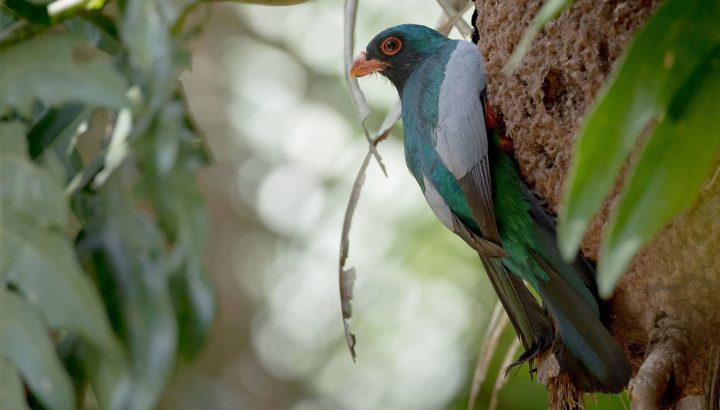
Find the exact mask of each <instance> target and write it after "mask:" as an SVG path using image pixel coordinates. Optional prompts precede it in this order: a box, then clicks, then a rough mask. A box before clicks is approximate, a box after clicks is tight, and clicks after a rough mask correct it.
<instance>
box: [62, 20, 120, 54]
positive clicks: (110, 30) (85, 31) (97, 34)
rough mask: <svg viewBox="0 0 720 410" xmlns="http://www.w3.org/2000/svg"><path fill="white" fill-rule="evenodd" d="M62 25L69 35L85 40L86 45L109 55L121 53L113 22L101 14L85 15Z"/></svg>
mask: <svg viewBox="0 0 720 410" xmlns="http://www.w3.org/2000/svg"><path fill="white" fill-rule="evenodd" d="M63 25H64V26H65V27H66V28H67V29H68V30H69V31H70V32H71V33H73V34H76V35H78V36H81V37H83V38H85V39H86V40H87V41H88V43H90V44H92V45H93V46H94V47H97V48H99V49H100V50H102V51H104V52H106V53H108V54H110V55H116V54H118V53H120V52H122V51H123V45H122V41H121V40H120V38H119V36H118V31H117V27H116V26H115V21H114V20H113V19H112V18H110V17H108V16H107V15H105V14H103V13H101V12H91V13H85V14H83V15H82V16H80V17H75V18H72V19H69V20H66V21H65V22H63Z"/></svg>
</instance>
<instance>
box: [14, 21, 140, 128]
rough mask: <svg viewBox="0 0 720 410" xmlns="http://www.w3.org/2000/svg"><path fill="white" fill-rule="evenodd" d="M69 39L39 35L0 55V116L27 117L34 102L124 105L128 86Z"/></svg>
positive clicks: (94, 53)
mask: <svg viewBox="0 0 720 410" xmlns="http://www.w3.org/2000/svg"><path fill="white" fill-rule="evenodd" d="M101 54H102V53H101V52H100V51H98V50H97V49H94V48H92V47H90V46H88V45H87V44H85V43H83V42H81V41H78V40H77V39H75V38H73V37H72V36H70V35H68V34H62V33H53V34H45V35H40V36H38V37H36V38H33V39H31V40H28V41H24V42H21V43H19V44H16V45H14V46H13V47H11V48H8V49H4V50H2V51H0V113H2V112H4V111H6V110H8V109H9V108H10V107H16V108H17V109H19V110H20V111H21V112H23V113H26V114H27V113H29V112H30V107H31V106H32V103H33V101H35V99H37V98H39V99H41V100H42V101H43V103H44V104H46V105H55V104H60V103H65V102H73V101H74V102H84V103H86V104H88V105H91V106H97V107H105V108H121V107H124V106H126V105H127V100H126V98H125V92H126V90H127V88H128V87H127V83H126V81H125V79H124V78H123V77H122V76H121V75H120V74H119V73H118V72H117V71H116V70H115V68H114V67H113V66H112V63H111V62H110V60H109V59H107V58H105V57H103V56H102V55H101Z"/></svg>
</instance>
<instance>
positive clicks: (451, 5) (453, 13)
mask: <svg viewBox="0 0 720 410" xmlns="http://www.w3.org/2000/svg"><path fill="white" fill-rule="evenodd" d="M437 2H438V4H439V5H440V7H442V9H443V11H444V12H445V16H446V17H448V19H447V20H446V22H444V23H442V24H438V31H439V32H441V33H443V34H445V35H448V34H449V33H450V29H449V28H446V27H445V26H449V27H450V28H452V26H453V25H454V26H455V28H457V29H458V31H459V32H460V34H462V36H463V37H465V38H467V37H470V35H471V34H472V27H470V25H469V24H468V23H467V22H466V21H465V20H463V19H462V16H463V15H464V14H465V13H466V12H467V11H468V10H470V7H471V6H472V5H473V3H472V2H470V1H468V0H437ZM446 30H447V32H445V31H446Z"/></svg>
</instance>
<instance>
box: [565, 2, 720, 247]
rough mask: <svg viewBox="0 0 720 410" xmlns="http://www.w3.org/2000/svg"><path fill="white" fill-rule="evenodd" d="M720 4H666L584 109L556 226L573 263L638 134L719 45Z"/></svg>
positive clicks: (663, 109) (648, 23)
mask: <svg viewBox="0 0 720 410" xmlns="http://www.w3.org/2000/svg"><path fill="white" fill-rule="evenodd" d="M718 21H720V3H719V2H716V1H711V2H706V1H701V0H692V1H684V0H669V1H667V2H666V3H665V4H664V5H662V6H660V8H659V9H658V10H657V12H656V13H655V14H654V15H653V16H652V17H650V19H649V20H648V22H647V24H646V26H645V27H644V28H643V29H642V31H640V33H639V34H638V35H637V37H636V39H635V40H634V41H633V43H632V45H631V46H630V47H629V49H628V51H627V54H626V56H625V58H624V61H623V62H622V65H621V66H620V67H619V70H618V71H617V72H616V73H615V74H614V75H613V77H612V78H611V79H610V80H609V87H607V88H606V89H605V90H604V91H603V92H601V94H600V96H599V97H598V100H597V102H596V104H594V106H593V107H592V109H591V110H590V112H589V115H588V118H587V120H586V121H585V122H584V124H583V127H582V129H581V131H580V134H579V138H578V141H577V143H576V145H575V155H574V157H573V162H572V165H571V167H570V171H569V175H568V180H567V183H566V188H565V190H564V194H563V205H562V206H561V207H560V225H559V226H558V241H559V247H560V249H561V250H562V253H563V256H564V257H565V258H566V259H568V260H571V259H572V258H573V256H574V255H575V253H576V252H577V249H578V247H579V245H580V242H581V240H582V238H583V235H584V233H585V230H586V229H587V226H588V224H589V222H590V219H591V218H592V216H593V215H594V214H595V212H596V210H597V209H598V207H599V206H600V205H601V203H602V201H603V198H605V196H606V195H607V194H608V192H609V191H610V189H611V188H612V186H613V184H614V182H615V180H616V179H617V176H618V173H619V171H620V169H621V167H622V165H623V163H624V161H625V160H626V158H627V157H628V155H629V153H630V150H631V149H632V147H633V146H634V145H635V143H636V141H637V138H638V136H639V135H640V133H641V132H642V131H643V130H644V129H645V128H646V127H647V126H648V124H650V123H651V122H652V121H653V120H658V119H660V118H661V117H662V115H663V113H664V112H665V111H666V110H667V108H668V105H669V104H670V102H671V100H672V99H673V96H674V95H675V94H676V93H677V92H678V90H679V89H680V87H681V86H682V85H683V84H685V83H686V81H687V79H688V77H689V76H690V75H691V73H693V71H694V70H695V68H696V67H697V66H698V64H699V63H700V62H702V61H703V60H704V59H705V57H706V56H707V55H708V53H709V52H710V51H711V50H713V48H714V47H715V45H716V44H718V42H720V30H719V29H718V25H717V22H718Z"/></svg>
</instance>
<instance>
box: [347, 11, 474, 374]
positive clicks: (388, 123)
mask: <svg viewBox="0 0 720 410" xmlns="http://www.w3.org/2000/svg"><path fill="white" fill-rule="evenodd" d="M440 1H443V0H440ZM444 1H447V0H444ZM456 3H457V1H456ZM357 4H358V2H357V0H346V1H345V80H346V81H347V84H348V87H349V88H350V95H351V97H352V101H353V104H354V106H355V112H356V114H357V116H358V119H359V121H360V125H361V126H362V129H363V132H364V133H365V138H366V139H367V140H368V152H367V154H366V155H365V159H364V160H363V162H362V165H360V169H359V170H358V173H357V176H356V177H355V182H354V183H353V188H352V191H351V193H350V200H349V201H348V205H347V208H346V209H345V218H344V220H343V228H342V234H341V238H340V263H339V274H338V276H339V282H340V305H341V308H342V317H343V327H344V329H345V339H346V342H347V345H348V348H349V349H350V354H351V355H352V358H353V361H355V359H356V357H357V356H356V354H355V342H356V339H355V335H354V334H353V333H352V331H351V330H350V324H349V323H348V319H350V317H351V316H352V296H353V285H354V284H355V278H356V277H357V275H356V272H355V268H346V267H345V262H346V261H347V257H348V251H349V247H350V240H349V235H350V225H351V224H352V217H353V214H354V212H355V207H356V206H357V202H358V200H359V199H360V191H361V190H362V186H363V184H364V183H365V172H366V170H367V167H368V165H369V164H370V158H371V157H373V156H374V157H375V159H376V160H377V161H378V164H379V165H380V168H381V169H382V171H383V173H384V174H385V175H386V176H387V172H386V171H385V165H384V164H383V163H382V159H381V157H380V155H379V154H378V152H377V148H376V147H377V144H378V143H380V142H381V141H383V140H385V139H386V138H387V137H388V136H389V135H390V130H391V129H392V127H393V126H395V124H396V123H397V122H398V120H400V115H401V108H400V100H397V101H396V102H395V105H394V106H393V108H392V109H391V110H390V112H388V114H387V115H386V116H385V119H384V120H383V123H382V125H381V126H380V130H379V131H378V132H377V134H376V135H375V137H373V138H371V137H370V132H369V131H368V129H367V127H366V126H365V120H366V119H367V117H368V115H369V114H370V106H369V105H368V103H367V100H366V99H365V95H364V94H363V92H362V90H360V86H359V85H358V82H357V80H356V79H353V78H350V75H349V72H350V66H351V65H352V60H353V51H354V47H355V19H356V17H357ZM469 4H471V3H467V4H460V7H461V9H460V10H450V13H447V14H448V17H446V18H445V19H444V20H443V21H442V22H441V23H440V24H438V31H439V32H441V33H443V34H445V35H447V34H448V33H449V32H450V29H452V27H453V25H455V26H456V27H458V30H460V32H461V33H463V34H464V33H465V32H466V31H467V30H465V27H464V26H463V24H462V23H464V25H465V26H467V23H465V22H464V21H462V20H461V19H460V17H462V15H463V13H464V12H465V11H466V10H467V7H468V5H469ZM446 10H447V9H446ZM450 14H452V15H450Z"/></svg>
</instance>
